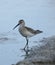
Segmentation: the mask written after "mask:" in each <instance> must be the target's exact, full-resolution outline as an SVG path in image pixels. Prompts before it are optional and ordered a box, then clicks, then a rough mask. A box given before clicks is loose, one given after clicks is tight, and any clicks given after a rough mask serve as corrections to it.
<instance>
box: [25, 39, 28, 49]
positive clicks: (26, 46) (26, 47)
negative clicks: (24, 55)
mask: <svg viewBox="0 0 55 65" xmlns="http://www.w3.org/2000/svg"><path fill="white" fill-rule="evenodd" d="M26 41H27V43H26V45H25V47H24V50H25V49H28V39H27V38H26Z"/></svg>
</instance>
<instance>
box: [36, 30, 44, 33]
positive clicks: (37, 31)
mask: <svg viewBox="0 0 55 65" xmlns="http://www.w3.org/2000/svg"><path fill="white" fill-rule="evenodd" d="M39 33H43V31H40V30H36V31H35V34H39Z"/></svg>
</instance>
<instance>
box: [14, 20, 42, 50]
mask: <svg viewBox="0 0 55 65" xmlns="http://www.w3.org/2000/svg"><path fill="white" fill-rule="evenodd" d="M18 25H19V32H20V34H21V35H22V36H23V37H25V38H26V41H27V43H26V45H25V47H24V50H25V48H27V49H28V39H29V38H30V37H32V36H34V35H36V34H39V33H42V32H43V31H40V30H33V29H32V28H29V27H26V26H25V22H24V20H19V22H18V24H17V25H16V26H15V27H14V28H13V30H14V29H15V28H16V27H17V26H18Z"/></svg>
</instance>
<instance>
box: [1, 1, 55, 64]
mask: <svg viewBox="0 0 55 65" xmlns="http://www.w3.org/2000/svg"><path fill="white" fill-rule="evenodd" d="M20 19H24V20H25V23H26V25H27V26H28V27H32V28H33V29H40V30H42V31H43V33H42V34H39V35H36V36H34V37H32V38H30V42H29V46H30V47H32V46H35V45H37V46H40V45H41V43H39V42H38V41H39V40H41V39H42V38H46V37H49V36H52V35H55V29H54V28H55V0H35V1H34V0H33V1H32V0H20V1H18V0H17V1H14V0H12V1H11V0H2V1H1V0H0V65H11V64H13V63H14V64H15V63H16V62H17V61H20V60H22V59H23V58H24V57H23V56H22V55H23V54H24V52H23V51H21V50H20V49H21V48H23V47H24V46H25V42H26V40H25V38H23V37H22V36H21V35H20V34H19V32H18V30H17V29H15V30H14V31H13V30H12V28H13V27H14V26H15V25H16V24H17V23H18V20H20Z"/></svg>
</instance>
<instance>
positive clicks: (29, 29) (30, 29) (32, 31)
mask: <svg viewBox="0 0 55 65" xmlns="http://www.w3.org/2000/svg"><path fill="white" fill-rule="evenodd" d="M25 28H26V29H27V30H28V31H30V32H31V33H33V34H34V33H35V30H33V29H32V28H29V27H26V26H25Z"/></svg>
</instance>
